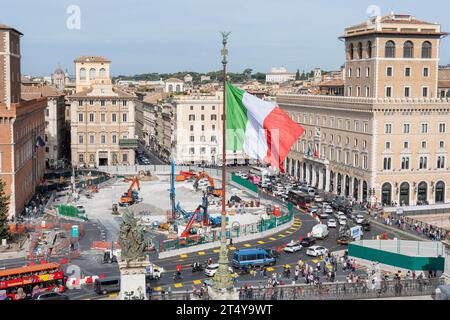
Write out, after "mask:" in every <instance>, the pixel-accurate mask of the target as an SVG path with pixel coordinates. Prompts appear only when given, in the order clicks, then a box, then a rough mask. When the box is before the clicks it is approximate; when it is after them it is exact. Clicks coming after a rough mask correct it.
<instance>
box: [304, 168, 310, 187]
mask: <svg viewBox="0 0 450 320" xmlns="http://www.w3.org/2000/svg"><path fill="white" fill-rule="evenodd" d="M310 175H311V171H310V170H309V165H308V164H307V165H306V181H305V182H306V183H308V184H309V178H310Z"/></svg>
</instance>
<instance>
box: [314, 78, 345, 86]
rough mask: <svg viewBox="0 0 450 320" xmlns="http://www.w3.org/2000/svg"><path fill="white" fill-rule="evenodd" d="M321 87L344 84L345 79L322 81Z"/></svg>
mask: <svg viewBox="0 0 450 320" xmlns="http://www.w3.org/2000/svg"><path fill="white" fill-rule="evenodd" d="M319 86H320V87H338V86H344V80H341V79H334V80H330V81H326V82H322V83H321V84H319Z"/></svg>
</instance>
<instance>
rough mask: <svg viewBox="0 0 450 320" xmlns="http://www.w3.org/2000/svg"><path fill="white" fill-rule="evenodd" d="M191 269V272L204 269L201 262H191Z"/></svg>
mask: <svg viewBox="0 0 450 320" xmlns="http://www.w3.org/2000/svg"><path fill="white" fill-rule="evenodd" d="M191 270H192V272H198V271H199V272H201V271H203V270H204V268H203V266H202V264H201V263H199V264H197V265H196V266H194V265H193V264H192V265H191Z"/></svg>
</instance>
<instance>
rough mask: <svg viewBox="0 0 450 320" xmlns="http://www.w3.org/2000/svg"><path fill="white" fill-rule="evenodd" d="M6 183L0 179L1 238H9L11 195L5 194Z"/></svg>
mask: <svg viewBox="0 0 450 320" xmlns="http://www.w3.org/2000/svg"><path fill="white" fill-rule="evenodd" d="M5 186H6V184H5V183H4V182H3V180H0V239H5V238H8V236H9V228H8V211H9V196H7V195H5Z"/></svg>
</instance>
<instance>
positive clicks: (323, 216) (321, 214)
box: [319, 209, 330, 219]
mask: <svg viewBox="0 0 450 320" xmlns="http://www.w3.org/2000/svg"><path fill="white" fill-rule="evenodd" d="M329 216H330V215H329V214H328V213H326V212H325V210H323V209H320V210H319V218H320V219H328V217H329Z"/></svg>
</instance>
